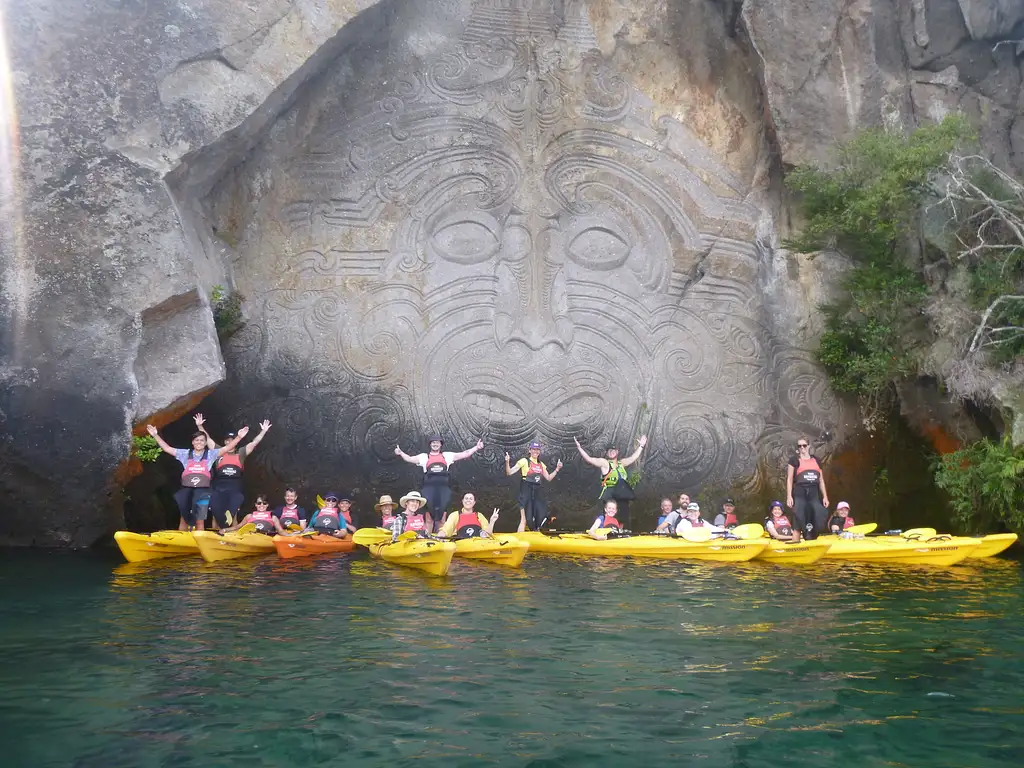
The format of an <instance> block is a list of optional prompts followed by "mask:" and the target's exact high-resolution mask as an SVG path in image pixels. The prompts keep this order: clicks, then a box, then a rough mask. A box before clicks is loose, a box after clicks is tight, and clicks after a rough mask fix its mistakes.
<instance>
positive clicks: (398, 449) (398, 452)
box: [395, 445, 402, 456]
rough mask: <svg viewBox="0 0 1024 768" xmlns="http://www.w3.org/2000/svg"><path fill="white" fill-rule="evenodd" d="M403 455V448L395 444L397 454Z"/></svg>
mask: <svg viewBox="0 0 1024 768" xmlns="http://www.w3.org/2000/svg"><path fill="white" fill-rule="evenodd" d="M401 455H402V449H401V448H399V447H398V446H397V445H396V446H395V456H401Z"/></svg>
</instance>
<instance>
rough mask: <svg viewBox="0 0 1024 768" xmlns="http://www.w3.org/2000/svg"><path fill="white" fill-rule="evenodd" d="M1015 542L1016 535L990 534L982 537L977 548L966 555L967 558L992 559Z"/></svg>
mask: <svg viewBox="0 0 1024 768" xmlns="http://www.w3.org/2000/svg"><path fill="white" fill-rule="evenodd" d="M1016 540H1017V534H1016V533H990V534H989V535H988V536H982V537H981V538H980V539H977V541H979V542H980V544H979V545H978V548H977V549H975V550H972V551H971V552H969V553H967V556H968V557H992V556H993V555H998V554H999V553H1000V552H1002V551H1003V550H1005V549H1006V548H1007V547H1009V546H1010V545H1011V544H1013V542H1015V541H1016Z"/></svg>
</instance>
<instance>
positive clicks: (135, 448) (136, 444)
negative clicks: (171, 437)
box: [132, 435, 163, 461]
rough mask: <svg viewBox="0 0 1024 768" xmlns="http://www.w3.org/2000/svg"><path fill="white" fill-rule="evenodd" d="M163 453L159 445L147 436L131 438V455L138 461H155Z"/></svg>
mask: <svg viewBox="0 0 1024 768" xmlns="http://www.w3.org/2000/svg"><path fill="white" fill-rule="evenodd" d="M161 453H163V450H162V449H161V448H160V445H159V443H157V441H156V440H155V439H154V438H152V437H150V436H149V435H135V436H134V437H132V454H134V455H135V457H136V458H138V459H139V461H156V460H157V457H158V456H159V455H160V454H161Z"/></svg>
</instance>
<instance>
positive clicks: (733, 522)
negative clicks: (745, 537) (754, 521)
mask: <svg viewBox="0 0 1024 768" xmlns="http://www.w3.org/2000/svg"><path fill="white" fill-rule="evenodd" d="M739 523H740V521H739V518H737V517H736V503H735V502H734V501H733V500H732V499H726V500H725V501H723V502H722V511H721V512H719V513H718V514H717V515H715V527H717V528H723V529H725V530H729V529H732V528H735V527H736V526H737V525H739Z"/></svg>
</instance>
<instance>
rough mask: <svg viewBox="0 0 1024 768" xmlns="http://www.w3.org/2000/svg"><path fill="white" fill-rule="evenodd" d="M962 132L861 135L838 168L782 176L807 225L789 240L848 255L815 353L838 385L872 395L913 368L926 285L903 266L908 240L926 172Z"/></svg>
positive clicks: (946, 127) (954, 125)
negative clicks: (838, 295) (838, 297)
mask: <svg viewBox="0 0 1024 768" xmlns="http://www.w3.org/2000/svg"><path fill="white" fill-rule="evenodd" d="M968 135H969V132H968V127H967V124H966V122H965V121H964V120H963V118H960V117H949V118H947V119H946V120H944V121H943V122H941V123H939V124H938V125H933V126H927V127H924V128H920V129H918V130H917V131H915V132H914V133H912V134H910V135H909V136H901V135H897V134H890V133H887V132H885V131H882V130H870V131H865V132H863V133H861V134H859V135H858V136H857V137H855V138H854V139H853V140H851V141H850V142H849V143H847V144H845V145H843V146H842V147H841V148H840V149H839V156H838V161H839V162H838V165H837V167H836V168H834V169H832V170H824V169H820V168H799V169H797V170H796V171H794V172H793V173H792V174H790V176H789V177H788V178H787V184H789V186H790V187H791V188H792V189H794V190H795V191H797V192H800V193H801V198H800V205H801V208H802V211H803V213H804V215H805V216H806V219H807V223H806V225H805V227H804V229H803V231H802V232H801V233H800V234H799V236H797V237H795V238H793V239H791V240H789V241H787V243H786V245H787V246H788V247H790V248H793V249H795V250H797V251H799V252H802V253H809V252H813V251H817V250H821V249H822V248H836V249H838V250H840V251H842V252H843V253H845V254H846V255H847V256H849V257H850V258H851V259H853V261H854V266H853V268H852V269H851V270H850V271H849V272H848V273H847V274H846V275H845V277H844V278H843V281H842V286H843V288H844V290H845V292H846V297H845V299H844V300H842V301H840V302H837V303H835V304H829V305H825V306H823V307H822V310H823V311H824V313H825V333H824V335H823V336H822V339H821V344H820V347H819V350H818V359H819V360H820V361H821V363H822V365H824V367H825V370H826V371H827V372H828V374H829V378H830V380H831V383H832V386H833V387H834V388H835V389H836V390H838V391H841V392H850V393H853V394H857V395H860V396H864V397H869V398H870V397H877V396H878V395H879V394H881V393H882V392H883V391H884V390H886V389H887V388H888V387H889V386H890V385H891V383H892V382H893V381H895V380H898V379H900V378H903V377H904V376H906V375H908V374H910V373H912V372H913V370H914V368H915V364H914V350H915V348H916V344H917V342H916V340H915V335H916V334H915V333H913V326H914V323H915V321H916V319H917V318H918V317H919V315H920V307H921V304H922V303H923V301H924V299H925V296H926V295H927V289H926V287H925V284H924V282H923V280H922V279H921V277H920V275H918V274H917V273H916V272H914V271H913V270H911V269H910V268H908V267H907V266H906V264H907V261H908V259H907V258H906V256H905V253H904V251H905V245H906V243H907V242H908V237H909V235H910V233H911V232H913V231H914V230H915V228H916V225H917V222H918V220H919V217H920V211H921V204H922V202H923V201H924V199H925V197H926V196H927V194H928V192H929V190H930V179H931V177H932V176H933V175H934V174H935V173H936V171H937V170H939V169H940V168H941V167H942V165H943V164H944V163H945V162H946V159H947V157H948V155H949V153H950V152H951V151H952V150H953V149H954V147H955V146H956V145H957V144H958V143H959V142H961V141H963V140H965V139H966V138H967V137H968Z"/></svg>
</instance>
